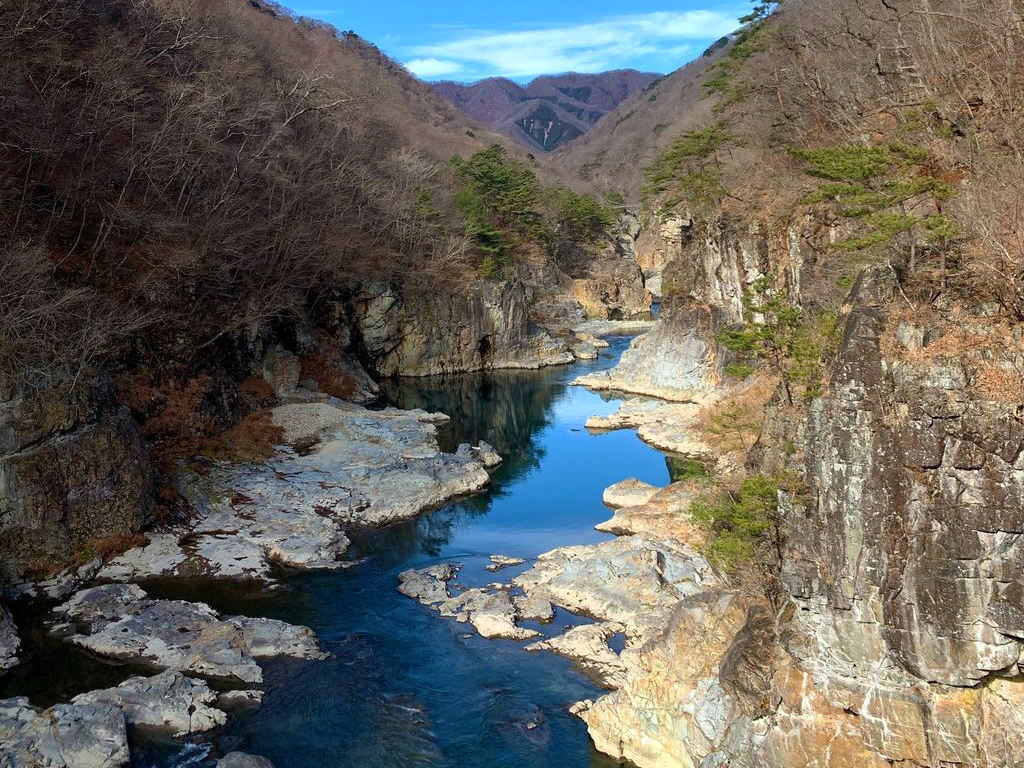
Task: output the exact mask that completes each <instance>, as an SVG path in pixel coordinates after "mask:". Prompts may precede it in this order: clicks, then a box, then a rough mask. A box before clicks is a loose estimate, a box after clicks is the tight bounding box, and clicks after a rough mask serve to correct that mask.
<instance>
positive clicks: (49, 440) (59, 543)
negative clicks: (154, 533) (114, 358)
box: [0, 376, 154, 578]
mask: <svg viewBox="0 0 1024 768" xmlns="http://www.w3.org/2000/svg"><path fill="white" fill-rule="evenodd" d="M0 398H2V399H0V571H2V574H0V575H6V576H8V577H12V578H13V577H18V576H20V575H21V574H23V573H24V572H25V571H26V570H31V571H33V572H44V573H45V572H49V571H52V570H55V569H56V567H59V566H60V565H61V564H62V563H65V562H67V561H68V560H69V559H70V558H71V556H72V555H74V554H77V553H80V552H83V551H86V550H87V549H89V548H90V546H92V544H93V543H94V542H95V541H96V540H99V539H108V538H111V537H118V536H128V535H130V534H133V533H135V532H136V531H138V530H139V529H140V528H141V527H142V526H143V525H145V524H146V523H147V522H149V519H150V514H151V511H152V509H153V504H154V499H153V482H152V476H151V472H150V467H149V458H148V453H147V450H146V446H145V443H144V441H143V439H142V435H141V433H140V431H139V429H138V427H137V426H136V424H135V422H134V421H133V420H132V418H131V415H130V414H129V412H128V410H127V409H125V408H122V407H119V406H118V405H117V403H116V400H115V397H114V389H113V385H112V383H111V380H110V378H109V377H106V376H101V377H99V378H97V379H94V380H92V381H78V382H73V383H65V384H62V385H59V386H55V387H51V388H46V389H39V390H34V391H32V390H25V389H22V390H20V391H12V390H11V389H10V388H8V391H7V392H6V393H0Z"/></svg>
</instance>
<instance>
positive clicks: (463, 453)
mask: <svg viewBox="0 0 1024 768" xmlns="http://www.w3.org/2000/svg"><path fill="white" fill-rule="evenodd" d="M455 455H456V456H458V457H459V458H460V459H467V460H476V461H479V462H480V463H481V464H483V465H484V467H485V468H486V469H494V467H496V466H498V465H499V464H501V462H502V461H503V459H502V458H501V456H500V455H499V454H498V452H497V451H496V450H495V449H494V448H493V446H491V445H490V444H489V443H486V442H484V441H483V440H481V441H480V445H478V446H477V447H476V448H474V447H473V446H471V445H470V444H469V443H462V444H461V445H459V447H458V449H456V451H455Z"/></svg>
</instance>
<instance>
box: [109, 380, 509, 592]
mask: <svg viewBox="0 0 1024 768" xmlns="http://www.w3.org/2000/svg"><path fill="white" fill-rule="evenodd" d="M271 419H272V421H273V423H274V424H275V425H277V426H278V427H279V428H280V429H281V430H282V432H283V439H284V440H285V441H286V442H288V443H290V444H291V445H293V446H296V448H288V447H285V446H282V447H281V448H280V449H279V452H278V454H277V455H276V456H275V457H274V458H273V459H271V460H269V461H267V462H264V463H262V464H214V465H211V466H210V467H209V468H208V471H207V472H206V473H205V474H203V475H200V474H197V473H195V472H190V471H183V472H182V473H181V475H180V478H179V484H180V487H181V489H182V491H183V492H184V495H185V496H186V497H187V498H189V499H190V500H191V501H192V504H193V506H194V507H195V509H196V510H197V519H196V520H195V521H194V522H193V523H192V524H191V525H190V526H189V528H188V529H187V530H185V531H182V532H181V533H160V534H153V535H151V536H150V541H149V544H148V545H147V546H145V547H142V548H138V549H133V550H130V551H128V552H126V553H125V554H123V555H121V556H119V557H117V558H115V559H114V560H112V561H111V562H109V563H108V564H107V565H106V566H104V568H103V570H102V571H101V572H100V577H101V578H103V579H109V580H112V581H134V580H138V579H141V578H147V577H153V576H159V575H179V576H184V575H192V576H194V575H202V576H215V577H221V578H223V577H245V578H253V579H261V580H270V579H271V574H270V571H271V565H272V564H273V563H279V564H283V565H287V566H290V567H295V568H304V569H321V568H338V567H342V565H343V563H342V562H341V561H340V560H339V558H340V557H341V556H342V555H343V554H344V552H345V551H346V550H347V549H348V545H349V539H348V537H347V536H346V535H345V530H347V529H349V528H352V527H356V526H381V525H387V524H389V523H393V522H396V521H399V520H404V519H407V518H409V517H412V516H414V515H416V514H418V513H419V512H420V511H422V510H423V509H425V508H427V507H429V506H433V505H435V504H440V503H442V502H444V501H447V500H448V499H450V498H453V497H455V496H460V495H463V494H468V493H472V492H474V491H478V490H480V489H481V488H483V487H484V486H486V485H487V483H488V482H489V481H490V478H489V476H488V474H487V472H486V470H485V468H484V467H485V465H488V466H495V465H496V463H500V459H501V457H500V456H499V455H498V454H497V452H496V451H495V450H494V449H493V448H492V447H491V446H489V445H487V444H486V443H483V444H482V445H480V446H479V447H478V448H475V449H474V448H470V447H469V446H466V448H465V450H464V451H461V452H460V454H459V455H453V454H446V453H443V452H441V450H440V449H439V448H438V444H437V425H438V424H440V423H443V422H445V421H447V420H448V417H447V416H444V415H442V414H428V413H426V412H424V411H402V410H398V409H395V408H385V409H382V410H369V409H366V408H363V407H362V406H358V405H353V404H351V403H344V402H341V401H339V400H335V399H322V400H318V401H313V402H294V403H289V404H287V405H283V406H279V407H278V408H275V409H273V411H272V412H271Z"/></svg>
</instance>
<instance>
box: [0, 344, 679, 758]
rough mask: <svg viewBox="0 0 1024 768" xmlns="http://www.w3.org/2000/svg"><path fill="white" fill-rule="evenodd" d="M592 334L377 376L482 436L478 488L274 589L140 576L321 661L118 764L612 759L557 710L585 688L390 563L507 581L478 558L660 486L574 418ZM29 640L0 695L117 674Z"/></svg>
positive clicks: (600, 407) (542, 544) (62, 692)
mask: <svg viewBox="0 0 1024 768" xmlns="http://www.w3.org/2000/svg"><path fill="white" fill-rule="evenodd" d="M609 340H610V341H611V342H612V346H611V347H610V348H608V349H606V350H603V351H602V355H601V357H600V358H599V359H598V360H596V361H593V362H590V363H577V364H575V365H572V366H566V367H560V368H551V369H547V370H544V371H540V372H526V371H510V372H494V373H486V374H467V375H460V376H448V377H443V378H441V377H437V378H426V379H412V380H404V381H401V382H398V383H395V384H392V385H390V386H389V387H388V390H387V397H388V400H389V401H390V403H391V404H394V405H396V406H399V407H403V408H415V407H421V408H425V409H428V410H432V411H442V412H444V413H447V414H449V415H450V416H451V417H452V422H451V424H450V425H447V426H445V427H444V428H442V434H441V440H442V444H443V447H445V449H446V450H454V448H455V446H456V445H457V444H458V443H460V442H470V443H474V444H475V443H476V442H478V441H479V440H480V439H484V440H486V441H488V442H489V443H491V444H492V445H494V446H495V447H496V448H497V449H498V451H499V452H500V453H501V454H502V456H504V457H505V463H504V464H503V465H502V466H501V467H500V468H499V469H498V470H497V471H496V472H495V473H494V475H493V478H492V483H491V485H490V487H489V488H488V489H487V490H486V491H485V492H484V493H481V494H479V495H477V496H474V497H472V498H468V499H463V500H459V501H456V502H453V503H450V504H448V505H446V506H444V507H442V508H440V509H437V510H434V511H431V512H428V513H426V514H423V515H422V516H420V517H419V518H417V519H415V520H413V521H411V522H408V523H406V524H403V525H398V526H395V527H392V528H389V529H386V530H383V531H373V532H365V533H362V534H355V535H353V540H354V546H353V548H352V551H351V554H352V556H353V557H354V558H355V559H356V560H357V561H358V562H357V563H356V564H355V565H352V566H351V567H348V568H346V569H343V570H338V571H319V572H302V573H287V574H283V575H282V578H281V582H282V584H283V588H282V589H278V590H274V591H271V592H264V593H259V594H252V593H251V592H250V591H247V590H245V589H242V588H239V587H232V586H225V585H223V584H219V585H218V584H210V583H208V582H207V583H201V582H192V583H184V584H183V583H181V582H163V583H156V584H145V585H144V586H145V588H146V589H147V591H149V592H150V593H151V594H153V595H154V596H159V597H174V598H184V599H194V600H203V601H205V602H208V603H210V604H211V605H213V606H214V607H215V608H217V609H218V610H221V611H225V612H232V613H242V614H248V615H262V616H271V617H274V618H279V619H283V620H285V621H288V622H292V623H296V624H304V625H307V626H309V627H311V628H312V629H313V630H314V631H315V632H316V633H317V635H318V636H319V637H320V639H321V641H322V645H323V646H324V648H325V649H326V650H329V651H330V652H331V653H332V657H331V658H330V659H329V660H327V661H324V662H315V663H309V662H296V661H274V662H270V663H267V664H265V665H264V669H265V686H264V688H265V691H266V696H265V698H264V702H263V706H262V707H261V708H260V709H259V710H257V711H255V712H252V713H249V714H240V715H234V716H232V717H231V718H230V719H229V721H228V725H227V726H225V727H224V728H221V729H219V730H218V731H215V732H214V733H213V734H211V735H210V736H209V737H208V740H207V741H205V742H202V741H199V742H194V743H192V744H189V745H187V746H186V747H185V748H184V749H183V748H182V747H181V745H180V744H168V743H165V744H160V743H153V742H146V741H142V740H138V741H137V743H135V744H133V747H134V749H133V755H134V761H133V765H135V766H139V767H140V768H169V767H170V766H186V765H196V766H206V765H212V763H213V757H214V756H215V755H217V754H221V753H223V752H226V751H230V750H235V749H240V750H245V751H247V752H252V753H255V754H259V755H264V756H266V757H268V758H270V759H271V760H272V761H273V762H274V763H275V765H276V766H277V768H350V767H354V766H370V767H372V768H399V767H401V768H413V767H418V766H432V767H438V768H442V767H443V768H476V767H477V766H487V767H488V768H504V767H505V766H507V767H508V768H513V767H514V768H584V767H585V766H611V765H612V764H613V763H612V761H611V760H610V759H608V758H606V757H604V756H602V755H601V754H599V753H597V752H596V751H595V750H594V749H593V748H592V746H591V744H590V741H589V739H588V737H587V733H586V728H585V727H584V725H583V723H582V722H580V721H579V720H578V719H577V718H576V717H574V716H572V715H570V714H569V712H568V707H569V705H571V704H572V703H573V702H575V701H577V700H580V699H584V698H594V697H595V696H598V695H600V693H601V692H600V690H599V689H598V688H597V687H596V686H595V685H594V684H593V683H592V682H591V681H590V680H588V679H587V678H586V677H585V676H583V675H582V674H581V673H580V672H578V671H577V670H575V669H574V668H573V666H572V664H571V663H570V662H568V661H566V660H564V659H561V658H559V657H556V656H554V655H551V654H546V653H545V654H533V653H528V652H526V651H524V650H523V648H522V644H521V643H516V642H513V641H507V640H485V639H483V638H480V637H479V636H478V635H476V634H475V633H473V632H472V629H471V628H470V627H469V626H468V625H464V624H458V623H456V622H455V621H454V620H452V619H442V618H440V617H439V616H438V615H437V614H436V613H434V612H431V611H429V610H428V609H427V608H425V607H424V606H423V605H421V604H419V603H418V602H416V601H414V600H412V599H409V598H407V597H404V596H402V595H400V594H399V593H398V591H397V589H396V586H397V583H398V574H399V572H401V571H403V570H405V569H407V568H413V567H422V566H425V565H429V564H432V563H437V562H458V563H461V564H462V565H463V570H462V572H461V574H460V578H459V581H460V582H461V583H462V584H465V585H468V586H480V585H483V584H486V583H488V582H493V581H495V580H497V579H500V580H502V581H507V580H508V579H509V578H511V577H512V576H514V575H515V574H517V573H519V572H520V571H522V570H524V569H525V568H528V567H529V564H528V563H527V564H526V565H524V566H521V567H518V568H511V569H507V570H505V571H503V572H501V574H500V575H496V574H493V573H489V572H487V571H486V570H484V565H485V564H487V563H488V562H489V561H488V556H489V555H491V554H503V555H513V556H518V557H524V558H531V557H535V556H537V555H538V554H540V553H542V552H545V551H548V550H550V549H553V548H555V547H559V546H566V545H573V544H588V543H593V542H596V541H600V540H602V539H604V538H607V536H606V535H605V534H602V533H599V532H598V531H595V530H594V528H593V526H594V525H595V524H596V523H598V522H600V521H602V520H605V519H607V518H608V517H609V516H610V512H609V510H608V509H607V508H606V507H605V506H604V504H603V503H602V502H601V495H602V492H603V491H604V489H605V488H606V487H607V486H609V485H611V484H612V483H615V482H617V481H619V480H622V479H624V478H626V477H638V478H640V479H641V480H644V481H646V482H649V483H654V484H658V485H664V484H666V483H667V482H668V481H669V479H670V469H669V462H668V461H667V460H666V457H665V456H664V455H663V454H661V453H659V452H658V451H656V450H654V449H652V448H650V447H649V446H647V445H646V444H644V443H643V442H641V441H640V440H639V439H638V438H637V437H636V435H635V434H634V433H633V432H631V431H619V432H612V433H607V434H590V433H588V432H587V430H586V429H585V428H584V423H585V421H586V420H587V418H588V417H589V416H591V415H594V414H607V413H610V412H612V411H614V410H615V409H616V407H617V401H616V400H614V399H610V398H607V397H602V396H600V395H597V394H595V393H592V392H590V391H588V390H585V389H583V388H581V387H573V386H570V382H571V381H572V380H573V379H574V378H575V377H576V376H579V375H581V374H583V373H587V372H589V371H592V370H596V369H600V368H607V367H610V366H612V365H614V364H615V362H616V361H617V359H618V357H619V355H621V353H622V351H623V350H624V349H625V348H626V347H627V346H628V344H629V339H628V338H626V337H617V338H616V337H613V338H611V339H609ZM585 621H586V619H583V618H582V617H578V616H573V615H571V614H568V613H566V612H564V611H561V612H559V613H558V614H557V616H556V619H555V621H554V622H553V624H551V625H546V626H542V625H539V624H531V623H529V622H524V623H523V625H524V626H532V627H533V628H535V629H541V630H542V631H544V632H545V633H546V634H549V635H550V634H557V633H558V631H560V628H563V627H565V626H568V625H572V624H579V623H583V622H585ZM27 639H29V638H27ZM29 640H30V642H29V643H28V644H29V645H30V646H31V645H34V646H35V647H34V649H33V648H30V650H29V655H28V657H27V658H26V660H25V663H23V664H22V665H21V669H20V671H19V673H18V675H17V678H15V679H12V680H5V681H4V686H3V688H4V691H3V693H4V694H6V695H15V694H16V693H20V694H21V695H29V696H31V697H32V699H33V701H34V703H37V704H40V705H47V704H50V703H52V702H53V701H56V700H58V699H60V698H62V697H66V696H69V695H71V694H73V693H76V692H79V691H80V690H86V689H87V688H89V687H97V686H99V685H109V684H115V683H116V682H118V680H119V679H123V677H124V676H125V675H126V674H127V673H128V671H126V670H125V669H124V668H110V667H107V666H106V665H102V664H100V663H99V662H96V661H89V660H84V659H82V658H81V657H80V656H79V655H78V654H77V653H75V652H73V651H69V650H67V649H66V648H60V647H59V646H58V645H57V644H56V642H55V641H46V640H43V639H42V638H41V634H40V633H37V634H36V635H34V636H33V638H32V639H29ZM132 671H134V670H132Z"/></svg>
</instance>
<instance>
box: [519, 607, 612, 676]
mask: <svg viewBox="0 0 1024 768" xmlns="http://www.w3.org/2000/svg"><path fill="white" fill-rule="evenodd" d="M623 629H624V628H623V627H622V625H621V624H616V623H614V622H601V623H598V624H584V625H583V626H580V627H573V628H571V629H569V630H567V631H566V632H564V633H563V634H561V635H558V636H557V637H552V638H548V639H546V640H541V641H539V642H536V643H531V644H530V645H528V646H526V650H528V651H552V652H554V653H557V654H558V655H560V656H565V657H566V658H568V659H572V660H573V661H574V662H576V664H577V666H579V668H580V669H581V670H583V672H584V673H586V674H587V675H589V676H590V677H592V678H593V679H594V680H595V681H596V682H597V683H598V684H599V685H601V686H602V687H604V688H610V689H615V688H620V687H621V686H622V685H623V684H624V683H625V682H626V667H625V665H624V664H623V663H622V661H621V660H620V659H619V654H617V653H616V652H615V651H613V650H612V649H611V648H610V647H609V646H608V640H609V638H611V637H612V636H614V635H616V634H618V633H620V632H622V631H623Z"/></svg>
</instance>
